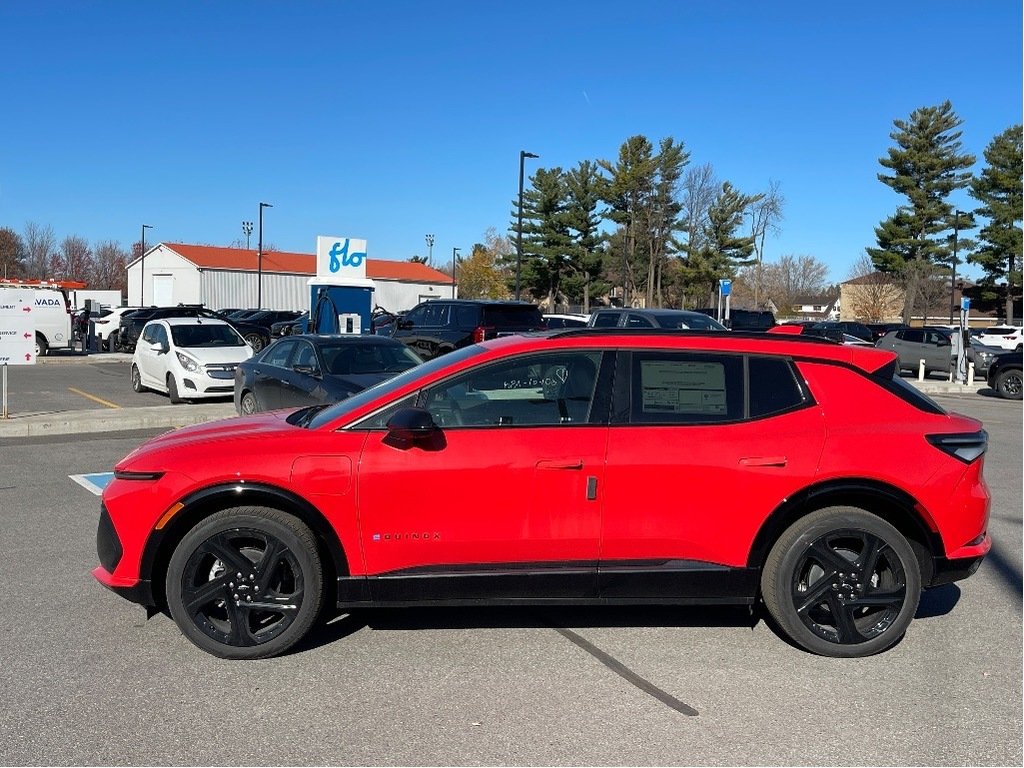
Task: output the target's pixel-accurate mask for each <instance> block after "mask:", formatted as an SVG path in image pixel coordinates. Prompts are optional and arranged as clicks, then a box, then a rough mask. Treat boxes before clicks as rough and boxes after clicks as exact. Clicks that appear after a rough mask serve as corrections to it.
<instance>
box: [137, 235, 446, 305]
mask: <svg viewBox="0 0 1024 768" xmlns="http://www.w3.org/2000/svg"><path fill="white" fill-rule="evenodd" d="M315 274H316V254H313V253H287V252H284V251H264V252H263V259H262V263H260V259H259V258H258V254H257V252H256V251H255V250H251V249H245V248H221V247H218V246H213V245H189V244H187V243H160V244H159V245H155V246H153V247H152V248H150V249H148V250H147V251H146V253H145V254H143V255H142V256H140V257H139V258H137V259H135V260H134V261H132V262H130V263H129V264H128V306H133V307H134V306H140V305H142V304H145V305H147V306H148V305H152V304H155V305H157V306H173V305H176V304H204V305H206V306H207V307H209V308H211V309H225V308H238V309H246V308H256V296H257V294H258V293H259V294H260V295H261V296H262V304H263V306H262V307H260V309H295V310H306V309H309V279H310V278H311V277H313V276H314V275H315ZM366 277H367V278H368V279H370V280H371V281H372V282H373V288H374V298H373V303H374V304H375V305H377V306H380V307H383V308H384V309H386V310H388V311H389V312H402V311H404V310H407V309H411V308H412V307H414V306H416V304H418V303H420V302H421V301H426V300H428V299H439V298H451V297H452V296H453V294H454V292H455V291H456V287H455V286H454V285H453V283H452V278H451V277H450V276H449V275H446V274H445V273H444V272H439V271H438V270H436V269H434V268H433V267H429V266H427V265H426V264H418V263H416V262H411V261H389V260H386V259H369V258H368V259H367V260H366ZM260 281H262V287H261V288H260V286H259V282H260ZM258 288H260V289H259V290H258Z"/></svg>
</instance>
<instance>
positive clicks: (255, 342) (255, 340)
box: [242, 333, 266, 354]
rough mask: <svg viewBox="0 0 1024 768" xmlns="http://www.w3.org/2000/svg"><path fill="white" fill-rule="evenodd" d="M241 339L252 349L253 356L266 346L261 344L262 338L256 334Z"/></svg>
mask: <svg viewBox="0 0 1024 768" xmlns="http://www.w3.org/2000/svg"><path fill="white" fill-rule="evenodd" d="M242 338H244V339H245V341H246V343H247V344H248V345H249V346H250V347H252V351H253V353H254V354H255V353H256V352H259V351H260V350H261V349H263V347H265V346H266V344H264V343H263V337H262V336H260V335H259V334H258V333H249V334H246V335H245V336H243V337H242Z"/></svg>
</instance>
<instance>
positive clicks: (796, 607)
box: [761, 507, 921, 657]
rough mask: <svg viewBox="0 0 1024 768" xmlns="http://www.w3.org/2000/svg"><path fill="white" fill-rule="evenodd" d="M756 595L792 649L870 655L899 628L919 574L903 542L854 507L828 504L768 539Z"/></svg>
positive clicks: (906, 619) (906, 620)
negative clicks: (771, 541) (772, 541)
mask: <svg viewBox="0 0 1024 768" xmlns="http://www.w3.org/2000/svg"><path fill="white" fill-rule="evenodd" d="M761 593H762V596H763V597H764V602H765V605H766V606H767V608H768V611H769V613H770V614H771V616H772V618H774V619H775V621H776V622H777V623H778V624H779V626H780V627H781V629H782V630H783V631H784V632H785V633H786V635H788V636H789V638H790V639H791V640H792V641H793V642H795V643H796V644H797V645H800V646H801V647H803V648H805V649H806V650H808V651H811V652H812V653H817V654H821V655H823V656H840V657H854V656H870V655H871V654H875V653H879V652H881V651H884V650H886V649H887V648H889V647H891V646H892V645H894V644H895V643H896V642H898V641H899V639H900V638H901V637H902V636H903V634H904V633H905V632H906V631H907V627H908V626H909V625H910V622H911V620H912V619H913V618H914V613H915V612H916V611H917V604H918V602H919V601H920V599H921V572H920V566H919V565H918V562H917V557H916V556H915V555H914V551H913V550H912V549H911V547H910V544H909V542H908V541H907V539H906V538H905V537H904V536H903V534H901V533H900V532H899V531H898V530H896V529H895V528H894V527H893V526H891V525H890V524H889V523H887V522H885V521H884V520H882V519H880V518H878V517H876V516H875V515H872V514H869V513H868V512H865V511H864V510H861V509H856V508H854V507H829V508H826V509H821V510H818V511H816V512H812V513H811V514H809V515H807V516H806V517H803V518H801V519H800V520H798V521H796V522H795V523H794V524H793V525H792V526H790V527H789V528H788V529H786V531H785V532H784V533H783V534H782V535H781V536H780V537H779V539H778V541H776V542H775V545H774V546H773V547H772V550H771V552H770V553H769V555H768V559H767V560H766V562H765V566H764V570H763V572H762V574H761Z"/></svg>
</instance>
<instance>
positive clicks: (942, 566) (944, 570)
mask: <svg viewBox="0 0 1024 768" xmlns="http://www.w3.org/2000/svg"><path fill="white" fill-rule="evenodd" d="M990 549H992V539H991V537H990V536H989V535H988V534H987V533H986V534H984V535H983V536H982V537H981V541H979V542H978V543H976V544H975V543H971V544H969V545H967V546H965V547H960V549H958V550H956V551H955V552H953V553H951V554H950V556H949V557H935V558H932V580H931V582H930V583H929V584H927V585H926V586H929V587H937V586H940V585H942V584H951V583H953V582H954V581H960V580H962V579H966V578H967V577H968V576H971V575H973V574H974V573H975V572H976V571H977V570H978V568H980V567H981V561H982V560H984V559H985V555H987V554H988V552H989V550H990Z"/></svg>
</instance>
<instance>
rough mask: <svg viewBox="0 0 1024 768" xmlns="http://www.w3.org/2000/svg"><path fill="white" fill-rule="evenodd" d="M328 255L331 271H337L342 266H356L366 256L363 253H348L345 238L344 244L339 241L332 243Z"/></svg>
mask: <svg viewBox="0 0 1024 768" xmlns="http://www.w3.org/2000/svg"><path fill="white" fill-rule="evenodd" d="M328 255H329V256H330V257H331V264H330V270H331V272H339V271H341V268H342V267H358V266H359V265H361V264H362V263H363V259H365V258H366V254H365V253H349V252H348V240H347V239H346V240H345V244H344V245H342V244H341V243H340V242H339V243H335V244H334V245H332V246H331V250H330V251H328Z"/></svg>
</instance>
